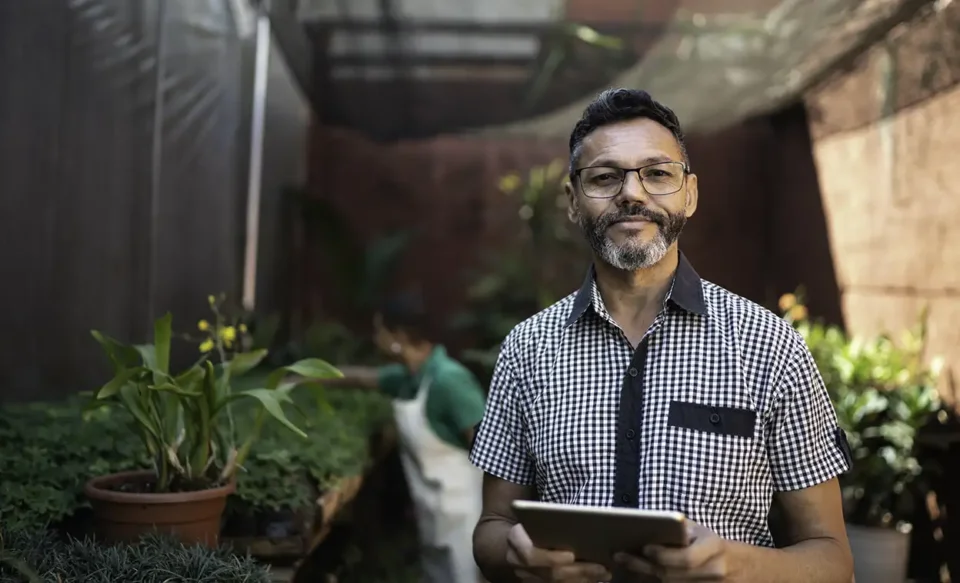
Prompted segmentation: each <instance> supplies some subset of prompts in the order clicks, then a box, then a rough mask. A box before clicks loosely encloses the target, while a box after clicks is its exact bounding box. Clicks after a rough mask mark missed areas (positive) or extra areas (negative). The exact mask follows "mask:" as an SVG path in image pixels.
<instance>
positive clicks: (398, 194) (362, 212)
mask: <svg viewBox="0 0 960 583" xmlns="http://www.w3.org/2000/svg"><path fill="white" fill-rule="evenodd" d="M798 130H799V134H798ZM805 132H806V125H805V120H802V119H801V120H800V122H799V125H798V124H797V123H793V124H792V125H791V124H789V123H788V124H784V123H776V122H775V120H774V119H772V118H762V119H757V120H751V121H748V122H745V123H743V124H741V125H739V126H737V127H734V128H731V129H729V130H727V131H724V132H722V133H720V134H716V135H712V136H693V137H692V138H691V140H690V144H689V150H690V155H691V159H692V164H693V167H694V170H695V171H696V172H697V174H698V175H699V178H700V192H701V195H700V205H699V210H698V211H697V214H696V216H695V217H694V218H693V219H692V220H691V222H690V223H689V226H688V228H687V231H686V232H685V234H684V236H683V239H682V243H683V244H682V248H683V249H684V251H685V252H686V253H687V254H688V255H689V256H690V258H691V260H692V261H693V262H694V265H695V266H696V267H697V269H698V271H700V273H701V275H702V276H703V277H705V278H707V279H710V280H712V281H714V282H716V283H718V284H720V285H723V286H725V287H727V288H729V289H731V290H733V291H735V292H738V293H741V294H743V295H745V296H747V297H749V298H751V299H754V300H757V301H761V302H766V303H768V304H769V303H770V302H771V300H773V301H775V299H776V297H777V294H779V293H782V292H784V291H787V290H789V289H792V287H791V286H793V285H795V282H793V281H792V280H791V279H790V277H789V276H784V277H779V275H778V272H777V269H776V268H775V266H774V263H775V262H777V261H778V256H777V254H776V253H777V251H776V250H777V246H771V245H768V244H767V243H768V241H769V240H770V237H771V236H772V233H771V226H770V225H771V223H770V219H769V217H771V216H772V213H775V212H778V211H777V207H776V206H775V204H774V201H775V200H776V197H777V195H778V193H781V192H786V193H788V194H789V196H793V197H799V198H803V197H810V198H812V200H813V201H814V204H813V205H812V209H813V210H812V213H813V219H812V220H813V221H814V222H813V223H811V222H809V221H807V222H803V223H800V224H797V223H796V221H791V220H781V222H780V224H779V227H778V228H780V229H781V230H782V231H783V233H781V234H784V233H787V232H793V231H798V232H802V233H808V234H809V237H812V238H814V239H815V238H816V237H817V236H818V235H817V233H818V231H817V230H816V228H815V220H816V218H817V217H816V213H817V211H818V209H819V206H818V202H817V201H818V196H817V192H816V180H815V179H814V178H813V169H812V162H810V163H809V164H808V165H807V166H808V167H807V168H806V169H804V168H803V166H802V164H801V165H800V166H798V165H797V164H795V163H794V162H795V159H796V156H795V154H796V152H793V153H792V154H791V163H790V164H789V165H790V166H791V167H792V168H794V169H795V170H794V175H792V176H788V180H789V181H790V183H791V184H792V185H793V186H792V189H790V188H787V189H786V190H784V187H783V185H782V184H778V183H777V182H776V181H777V180H779V178H778V176H777V175H775V174H774V173H772V169H773V168H778V167H779V165H780V164H781V163H782V162H783V160H782V159H781V156H780V155H779V154H778V152H780V151H781V150H778V149H777V148H774V147H772V145H773V144H775V143H776V144H780V145H784V144H786V145H789V144H790V143H792V142H794V141H796V140H797V135H799V141H797V143H799V144H800V147H799V159H800V160H801V162H802V160H803V156H804V155H805V156H806V158H807V160H809V147H808V142H805V141H804V140H805V139H806V134H805ZM804 144H807V148H806V150H804ZM565 146H566V145H565V144H563V143H557V142H538V141H522V140H511V141H498V140H493V139H478V138H472V137H457V136H443V137H438V138H434V139H431V140H423V141H415V142H401V143H397V144H379V143H375V142H373V141H370V140H368V139H366V138H363V137H360V136H359V135H357V134H355V133H352V132H348V131H343V130H334V129H330V128H324V127H316V128H315V129H314V132H313V138H312V147H311V153H310V160H311V166H310V195H311V196H314V197H321V198H324V199H326V200H330V201H333V202H334V203H335V204H336V205H337V206H338V207H340V208H341V209H343V210H344V212H345V213H346V214H347V215H348V216H349V217H350V220H351V222H352V223H353V224H354V225H355V226H356V227H357V228H358V229H359V230H360V231H361V232H362V233H364V234H365V235H366V236H368V237H373V236H375V235H377V234H380V233H384V232H388V231H390V230H393V229H399V228H408V227H411V226H412V227H414V228H415V229H416V230H417V231H418V233H419V235H418V237H417V239H416V241H415V243H414V246H413V248H412V249H411V250H410V252H409V253H408V255H407V256H406V258H405V261H404V265H403V275H402V276H401V278H400V281H397V282H395V285H398V286H402V285H406V284H411V283H419V284H421V286H422V287H423V289H424V290H425V294H426V296H427V297H428V299H429V302H430V306H431V308H432V309H433V312H434V314H435V319H436V322H435V324H436V326H435V327H436V328H437V329H438V330H442V329H443V326H442V323H443V322H444V321H445V320H446V318H447V317H448V316H449V315H450V314H452V313H453V312H455V311H456V310H457V309H458V308H460V307H461V306H462V305H463V299H464V297H463V293H464V287H465V277H464V272H466V271H467V270H468V269H470V268H472V267H474V266H476V265H477V259H478V258H479V256H480V252H481V250H483V249H501V250H502V252H503V253H509V252H510V238H509V237H510V235H509V233H511V232H514V231H513V228H512V225H514V224H515V221H517V220H518V219H517V217H516V208H515V207H514V206H513V203H512V202H510V201H509V200H508V199H507V198H506V197H504V196H503V195H502V194H501V193H500V192H499V191H498V189H497V186H496V185H497V181H498V179H499V177H500V176H502V175H503V174H506V173H507V172H510V171H512V170H517V169H521V170H522V169H525V168H528V167H529V166H531V165H535V164H542V163H546V162H548V161H550V160H552V159H553V158H555V157H557V156H560V157H563V156H566V147H565ZM811 189H812V192H811ZM808 210H809V209H808ZM787 212H789V211H787ZM821 222H822V219H821ZM812 224H813V225H814V227H813V228H811V225H812ZM813 246H814V247H815V245H813ZM824 248H825V247H824ZM824 255H826V257H825V259H824ZM811 257H815V259H816V261H815V264H814V265H813V266H811V267H810V268H809V269H808V272H809V273H808V274H812V275H810V277H808V279H814V280H816V279H817V278H818V277H819V278H820V279H821V280H824V277H822V276H823V274H825V273H826V274H832V270H831V268H830V266H829V254H826V253H820V254H819V255H816V254H815V255H811ZM824 260H825V261H826V262H827V265H826V267H824V266H823V261H824ZM322 263H323V262H322V260H321V259H319V258H318V256H317V254H316V250H312V251H308V254H307V256H306V258H305V261H304V265H303V269H302V275H303V277H304V281H305V284H304V285H305V290H304V291H305V293H304V306H305V309H306V310H307V311H308V312H309V313H310V314H313V315H318V314H321V313H327V314H330V313H336V311H337V307H336V306H334V305H332V304H331V303H330V299H329V298H330V296H331V294H329V293H325V291H324V290H327V291H329V290H330V289H331V287H330V286H333V285H335V282H332V281H330V280H329V274H327V273H325V272H324V270H323V264H322ZM582 265H583V263H582V261H580V260H579V258H576V259H572V260H571V273H570V281H571V282H577V281H578V280H579V279H580V277H582ZM826 280H827V281H828V282H829V280H830V278H829V276H828V277H826ZM572 285H573V284H571V291H572ZM826 289H830V287H829V285H827V286H826ZM827 303H829V302H827ZM824 309H825V310H826V311H829V309H830V307H829V306H826V307H825V308H824Z"/></svg>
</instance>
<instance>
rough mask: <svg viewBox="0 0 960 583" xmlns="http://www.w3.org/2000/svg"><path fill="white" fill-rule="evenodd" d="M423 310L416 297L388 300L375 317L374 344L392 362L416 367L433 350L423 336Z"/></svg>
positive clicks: (424, 334)
mask: <svg viewBox="0 0 960 583" xmlns="http://www.w3.org/2000/svg"><path fill="white" fill-rule="evenodd" d="M426 319H427V314H426V309H425V308H424V304H423V300H422V298H421V297H420V295H419V294H417V293H414V292H405V293H400V294H397V295H394V296H391V297H389V298H388V299H387V300H386V301H384V302H383V304H382V305H381V307H380V310H379V311H378V312H377V314H376V316H375V317H374V341H375V342H376V344H377V347H378V348H379V349H380V350H381V351H383V353H384V354H386V355H387V356H388V357H390V358H391V359H393V360H396V361H399V362H403V363H404V364H407V365H413V366H417V365H419V364H420V363H422V362H423V360H425V359H426V358H427V357H428V356H429V355H430V352H431V351H432V350H433V343H432V342H431V341H430V340H428V337H427V333H426V328H425V326H426Z"/></svg>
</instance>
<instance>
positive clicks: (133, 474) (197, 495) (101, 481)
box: [83, 470, 237, 504]
mask: <svg viewBox="0 0 960 583" xmlns="http://www.w3.org/2000/svg"><path fill="white" fill-rule="evenodd" d="M156 475H157V474H156V472H154V471H153V470H134V471H130V472H118V473H116V474H107V475H105V476H97V477H95V478H91V479H90V480H89V481H87V483H86V485H84V487H83V493H84V494H85V495H86V496H87V497H88V498H90V499H92V500H100V501H103V502H114V503H119V504H183V503H185V502H200V501H203V500H213V499H216V498H226V497H227V496H229V495H230V494H233V493H234V492H235V491H236V490H237V484H236V481H235V480H231V481H230V482H228V483H227V484H224V485H223V486H218V487H216V488H208V489H206V490H195V491H192V492H169V493H164V494H154V493H151V492H136V493H135V492H117V491H115V490H110V489H109V488H107V486H109V485H113V484H123V483H128V482H137V481H142V480H145V479H148V478H155V477H156Z"/></svg>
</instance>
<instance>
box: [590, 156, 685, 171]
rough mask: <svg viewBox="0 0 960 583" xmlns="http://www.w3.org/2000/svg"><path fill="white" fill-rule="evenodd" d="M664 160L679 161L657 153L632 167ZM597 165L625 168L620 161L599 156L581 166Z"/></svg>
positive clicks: (594, 166) (660, 162)
mask: <svg viewBox="0 0 960 583" xmlns="http://www.w3.org/2000/svg"><path fill="white" fill-rule="evenodd" d="M664 162H679V160H674V159H673V158H671V157H670V156H667V155H666V154H657V155H655V156H647V157H646V158H644V159H642V160H639V161H638V164H637V166H633V167H634V168H640V167H643V166H648V165H650V164H663V163H664ZM598 166H609V167H611V168H625V166H624V165H623V164H621V163H620V162H616V161H614V160H610V159H609V158H600V159H599V160H594V161H593V162H591V163H590V164H587V165H586V166H583V168H596V167H598Z"/></svg>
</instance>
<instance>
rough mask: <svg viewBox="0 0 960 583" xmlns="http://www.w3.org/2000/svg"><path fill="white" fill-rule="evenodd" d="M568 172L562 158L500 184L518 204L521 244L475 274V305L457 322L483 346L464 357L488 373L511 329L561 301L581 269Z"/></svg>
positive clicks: (472, 291) (471, 292)
mask: <svg viewBox="0 0 960 583" xmlns="http://www.w3.org/2000/svg"><path fill="white" fill-rule="evenodd" d="M564 168H565V164H564V162H563V161H562V160H554V161H553V162H551V163H550V164H548V165H546V166H535V167H533V168H531V169H530V170H529V171H528V173H527V176H526V177H523V178H522V177H521V176H520V175H519V174H509V175H507V176H504V177H503V178H502V179H501V181H500V185H499V187H500V191H501V192H502V193H503V194H504V195H505V196H507V197H510V198H511V199H513V200H514V201H516V203H517V215H518V217H519V218H520V223H519V225H518V226H519V229H518V233H517V240H518V241H517V242H518V245H516V246H515V247H512V248H511V252H510V253H509V254H502V253H497V254H494V255H492V256H490V257H488V258H487V260H486V262H485V264H486V266H485V269H484V270H483V271H482V272H481V273H475V274H472V276H473V283H472V285H471V286H470V287H469V289H468V291H467V300H468V303H469V307H468V309H467V310H465V311H463V312H462V313H460V314H458V315H457V316H456V317H455V318H454V320H453V323H452V325H453V327H454V328H455V329H458V330H464V331H467V332H468V333H469V334H470V335H471V336H472V339H473V341H474V343H475V344H476V345H477V346H480V347H481V348H480V349H479V350H471V351H466V352H465V353H464V354H463V355H462V356H463V359H464V360H465V361H467V362H472V363H475V364H478V365H480V366H481V367H483V368H484V369H486V370H487V371H488V372H489V371H490V370H492V368H493V365H494V364H495V362H496V358H497V354H498V353H499V351H500V343H501V342H502V341H503V339H504V337H506V335H507V334H508V333H509V332H510V330H511V329H512V328H513V327H514V326H516V325H517V324H518V323H520V322H521V321H522V320H524V319H525V318H528V317H529V316H532V315H533V314H535V313H537V312H539V311H540V310H542V309H543V308H546V307H547V306H549V305H550V304H552V303H554V302H555V301H557V300H558V299H560V298H559V297H557V295H555V294H554V292H553V290H554V289H555V288H556V287H557V286H558V283H566V281H565V280H566V279H567V278H568V277H569V275H570V274H571V273H572V272H575V271H576V270H575V269H574V270H571V268H570V264H571V261H570V258H571V257H572V256H577V254H578V248H577V246H576V245H577V244H576V241H575V239H574V238H573V237H572V236H571V231H570V227H569V221H568V219H567V216H566V208H567V198H566V195H565V194H564V192H563V183H564V181H565V180H566V177H565V175H564ZM581 275H582V273H577V274H576V277H577V278H579V277H580V276H581Z"/></svg>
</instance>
